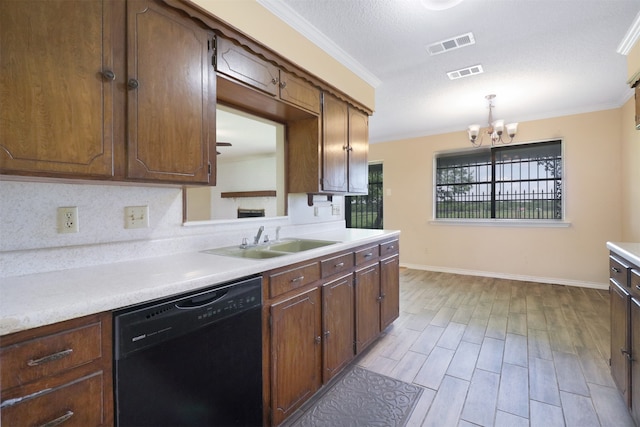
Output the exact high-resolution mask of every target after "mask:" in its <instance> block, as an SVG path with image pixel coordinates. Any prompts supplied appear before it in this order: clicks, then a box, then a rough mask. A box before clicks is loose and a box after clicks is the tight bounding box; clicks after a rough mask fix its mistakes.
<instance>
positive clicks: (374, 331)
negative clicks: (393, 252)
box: [355, 262, 380, 353]
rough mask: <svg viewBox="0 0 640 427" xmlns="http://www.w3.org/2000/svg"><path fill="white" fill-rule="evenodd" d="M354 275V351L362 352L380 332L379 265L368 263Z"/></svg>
mask: <svg viewBox="0 0 640 427" xmlns="http://www.w3.org/2000/svg"><path fill="white" fill-rule="evenodd" d="M355 277H356V353H360V352H362V350H364V349H365V348H367V347H368V346H369V344H371V343H372V342H373V341H374V340H375V339H376V338H377V337H378V334H379V333H380V266H379V264H378V263H377V262H376V263H375V264H371V265H368V266H366V267H364V268H362V269H360V270H357V271H356V272H355Z"/></svg>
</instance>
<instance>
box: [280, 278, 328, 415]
mask: <svg viewBox="0 0 640 427" xmlns="http://www.w3.org/2000/svg"><path fill="white" fill-rule="evenodd" d="M321 315H322V312H321V309H320V289H319V288H313V289H310V290H307V291H303V292H301V293H298V294H296V295H294V296H292V297H291V298H287V299H285V300H284V301H281V302H277V303H275V304H273V305H271V378H272V383H271V384H272V388H271V408H272V422H273V423H274V424H280V423H281V422H282V421H284V419H285V418H287V417H288V416H289V415H291V413H292V412H293V411H295V410H296V409H297V408H298V407H299V406H300V404H301V403H302V402H304V401H305V400H307V399H308V398H310V397H311V396H312V395H313V394H314V393H315V392H316V391H317V390H318V388H320V384H321V368H322V362H321V358H322V346H321V340H322V339H321V332H322V324H321Z"/></svg>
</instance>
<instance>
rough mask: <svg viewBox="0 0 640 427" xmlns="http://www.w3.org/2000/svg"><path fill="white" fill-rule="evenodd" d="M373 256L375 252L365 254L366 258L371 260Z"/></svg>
mask: <svg viewBox="0 0 640 427" xmlns="http://www.w3.org/2000/svg"><path fill="white" fill-rule="evenodd" d="M372 256H373V252H369V253H368V254H364V257H365V258H371V257H372Z"/></svg>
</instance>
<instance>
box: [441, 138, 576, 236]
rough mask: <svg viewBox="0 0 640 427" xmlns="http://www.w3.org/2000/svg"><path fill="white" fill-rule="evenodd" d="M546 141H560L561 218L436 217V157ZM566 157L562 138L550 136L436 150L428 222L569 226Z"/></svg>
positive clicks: (514, 225)
mask: <svg viewBox="0 0 640 427" xmlns="http://www.w3.org/2000/svg"><path fill="white" fill-rule="evenodd" d="M546 142H559V143H560V155H561V157H562V158H561V167H562V189H561V197H562V199H561V200H562V201H561V215H562V218H560V219H556V218H544V219H533V218H523V219H518V218H437V217H436V212H437V203H438V199H437V188H438V185H437V184H438V183H437V179H438V158H440V157H444V156H452V155H461V156H462V155H465V154H467V155H468V154H471V153H473V152H478V151H481V150H482V151H486V152H488V153H489V156H492V155H493V152H494V151H495V150H496V149H497V150H500V149H502V148H507V147H514V146H526V145H532V144H541V143H546ZM566 165H567V162H566V157H565V142H564V139H563V138H550V139H545V140H536V141H526V142H520V143H512V144H508V145H499V146H489V147H479V148H476V147H466V148H461V149H460V148H459V149H454V150H443V151H436V152H434V154H433V165H432V172H433V173H432V189H431V200H432V212H431V219H430V220H429V223H430V224H434V225H470V226H506V227H551V228H559V227H569V226H570V225H571V222H570V221H569V220H568V218H567V198H566V189H567V182H568V181H567V169H566ZM491 181H492V182H495V177H491Z"/></svg>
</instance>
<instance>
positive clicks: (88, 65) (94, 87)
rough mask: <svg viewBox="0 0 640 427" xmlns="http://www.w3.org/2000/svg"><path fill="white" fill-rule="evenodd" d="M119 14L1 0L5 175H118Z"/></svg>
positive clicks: (96, 0)
mask: <svg viewBox="0 0 640 427" xmlns="http://www.w3.org/2000/svg"><path fill="white" fill-rule="evenodd" d="M113 8H114V2H112V1H104V2H103V1H102V0H86V1H85V0H83V1H71V2H70V1H68V0H48V1H42V0H20V1H5V0H3V1H1V2H0V52H2V54H1V55H0V105H2V107H1V108H0V171H1V172H3V173H5V172H17V173H25V172H35V173H36V174H38V173H39V174H42V173H46V174H49V173H50V174H53V175H82V176H96V177H108V176H111V175H113V113H114V111H113V91H114V89H115V83H114V81H113V80H112V79H111V76H110V75H109V73H108V72H107V71H109V72H112V71H113V69H114V68H113V46H112V24H111V16H112V13H113ZM104 76H107V77H104ZM113 78H115V75H114V76H113Z"/></svg>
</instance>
